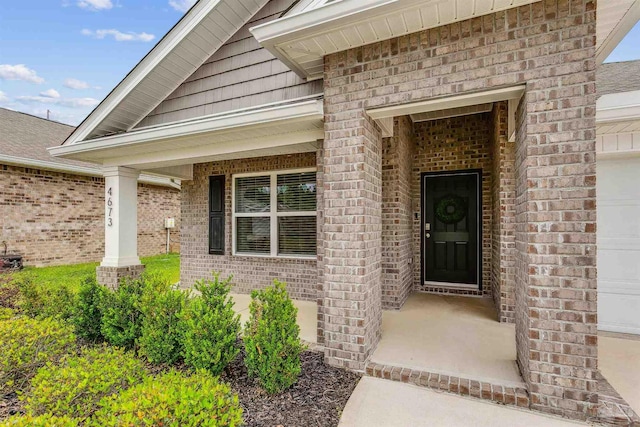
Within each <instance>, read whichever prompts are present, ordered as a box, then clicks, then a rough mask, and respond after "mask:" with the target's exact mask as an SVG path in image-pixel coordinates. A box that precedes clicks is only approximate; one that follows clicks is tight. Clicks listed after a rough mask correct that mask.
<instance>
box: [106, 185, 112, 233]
mask: <svg viewBox="0 0 640 427" xmlns="http://www.w3.org/2000/svg"><path fill="white" fill-rule="evenodd" d="M107 196H108V197H107V227H113V200H112V199H111V196H113V188H111V187H109V189H108V190H107Z"/></svg>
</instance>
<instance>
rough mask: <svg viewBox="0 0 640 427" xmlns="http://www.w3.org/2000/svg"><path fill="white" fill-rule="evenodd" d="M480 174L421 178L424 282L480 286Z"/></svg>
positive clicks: (441, 175)
mask: <svg viewBox="0 0 640 427" xmlns="http://www.w3.org/2000/svg"><path fill="white" fill-rule="evenodd" d="M481 181H482V172H481V171H475V170H474V171H461V172H443V173H425V174H423V176H422V200H423V204H422V218H423V221H422V236H423V245H422V248H423V251H422V260H423V264H422V265H423V282H424V284H425V285H432V286H433V285H436V286H437V285H446V286H459V287H469V286H473V287H475V288H476V289H479V288H480V287H481V281H480V276H481V263H480V260H481V248H480V245H479V243H480V241H481V239H480V233H481V228H482V225H481V215H480V212H481V206H480V203H481V202H480V200H481V197H480V191H481V189H480V188H481V187H480V183H481Z"/></svg>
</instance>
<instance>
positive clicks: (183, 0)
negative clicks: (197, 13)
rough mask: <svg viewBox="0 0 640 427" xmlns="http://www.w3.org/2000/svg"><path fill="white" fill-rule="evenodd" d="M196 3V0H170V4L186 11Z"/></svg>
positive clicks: (180, 10)
mask: <svg viewBox="0 0 640 427" xmlns="http://www.w3.org/2000/svg"><path fill="white" fill-rule="evenodd" d="M195 3H196V0H169V6H171V7H172V8H174V9H175V10H177V11H178V12H186V11H187V10H189V9H190V8H191V6H193V5H194V4H195Z"/></svg>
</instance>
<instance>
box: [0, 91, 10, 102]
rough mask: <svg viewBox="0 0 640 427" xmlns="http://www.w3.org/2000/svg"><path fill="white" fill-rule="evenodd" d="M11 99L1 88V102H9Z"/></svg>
mask: <svg viewBox="0 0 640 427" xmlns="http://www.w3.org/2000/svg"><path fill="white" fill-rule="evenodd" d="M9 101H10V99H9V97H8V96H7V94H6V93H4V92H3V91H1V90H0V102H9Z"/></svg>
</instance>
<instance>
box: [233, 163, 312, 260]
mask: <svg viewBox="0 0 640 427" xmlns="http://www.w3.org/2000/svg"><path fill="white" fill-rule="evenodd" d="M309 172H317V169H316V168H301V169H283V170H276V171H265V172H250V173H239V174H234V175H231V239H232V242H231V245H232V254H233V255H234V256H247V257H256V258H289V259H316V258H317V257H318V255H317V254H316V255H291V254H284V255H280V254H278V218H279V217H290V216H313V217H315V218H316V219H317V218H318V206H317V199H316V210H315V211H294V212H278V191H277V189H278V175H289V174H294V173H309ZM252 176H268V177H269V183H270V189H271V193H270V197H271V200H270V209H269V212H268V213H265V212H247V213H237V212H236V180H237V179H238V178H248V177H252ZM317 178H318V177H317V174H316V197H317V188H318V181H317ZM236 218H270V219H271V221H270V224H269V226H270V233H271V235H270V237H269V243H270V253H269V254H259V253H255V252H238V251H237V250H236V243H237V242H236ZM316 244H317V236H316Z"/></svg>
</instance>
